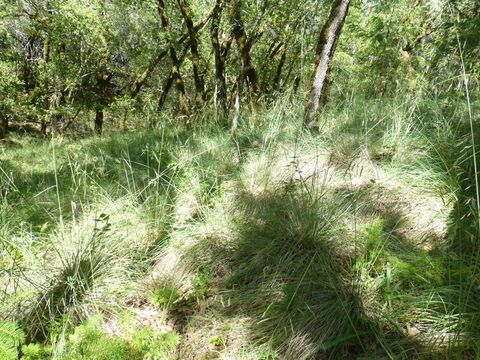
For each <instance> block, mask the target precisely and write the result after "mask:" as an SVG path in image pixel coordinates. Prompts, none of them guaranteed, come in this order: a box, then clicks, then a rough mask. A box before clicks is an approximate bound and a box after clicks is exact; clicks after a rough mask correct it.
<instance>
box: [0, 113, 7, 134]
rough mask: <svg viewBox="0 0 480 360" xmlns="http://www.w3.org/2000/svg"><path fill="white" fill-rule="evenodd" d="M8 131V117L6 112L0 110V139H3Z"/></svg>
mask: <svg viewBox="0 0 480 360" xmlns="http://www.w3.org/2000/svg"><path fill="white" fill-rule="evenodd" d="M7 131H8V118H7V115H6V114H3V113H2V112H0V140H2V139H5V137H6V136H7Z"/></svg>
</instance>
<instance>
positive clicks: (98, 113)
mask: <svg viewBox="0 0 480 360" xmlns="http://www.w3.org/2000/svg"><path fill="white" fill-rule="evenodd" d="M94 125H95V132H96V133H97V134H98V135H102V131H103V108H97V109H96V110H95V123H94Z"/></svg>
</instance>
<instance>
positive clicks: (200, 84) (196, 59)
mask: <svg viewBox="0 0 480 360" xmlns="http://www.w3.org/2000/svg"><path fill="white" fill-rule="evenodd" d="M177 1H178V5H179V6H180V10H181V12H182V16H183V19H184V20H185V24H186V25H187V30H188V36H189V39H190V52H191V54H192V65H193V79H194V81H195V102H196V104H197V106H199V105H201V104H202V103H203V101H204V100H205V83H204V80H203V75H202V73H201V71H200V55H199V53H198V40H197V32H196V31H195V27H194V26H193V20H192V15H191V14H190V9H189V7H188V5H187V2H186V0H177Z"/></svg>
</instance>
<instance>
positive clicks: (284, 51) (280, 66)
mask: <svg viewBox="0 0 480 360" xmlns="http://www.w3.org/2000/svg"><path fill="white" fill-rule="evenodd" d="M286 59H287V46H286V45H284V46H283V48H282V56H281V57H280V61H279V62H278V65H277V71H276V73H275V78H274V79H273V84H272V89H273V90H277V89H278V86H279V84H280V78H281V76H282V71H283V67H284V65H285V60H286Z"/></svg>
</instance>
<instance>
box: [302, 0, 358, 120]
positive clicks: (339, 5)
mask: <svg viewBox="0 0 480 360" xmlns="http://www.w3.org/2000/svg"><path fill="white" fill-rule="evenodd" d="M350 2H351V0H335V1H334V2H333V4H332V8H331V10H330V16H329V18H328V20H327V22H326V23H325V25H324V26H323V29H322V31H321V33H320V37H319V39H318V45H317V56H316V60H315V72H314V74H313V76H312V87H311V90H310V99H309V101H308V104H307V106H306V109H305V110H306V111H305V125H306V126H307V127H309V128H313V127H315V126H316V119H317V114H318V112H319V110H320V99H321V98H322V96H323V94H324V92H325V89H326V85H327V78H328V75H329V72H330V69H331V64H332V58H333V55H334V53H335V48H336V45H337V43H338V39H339V37H340V33H341V31H342V27H343V24H344V22H345V18H346V16H347V14H348V8H349V6H350Z"/></svg>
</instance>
